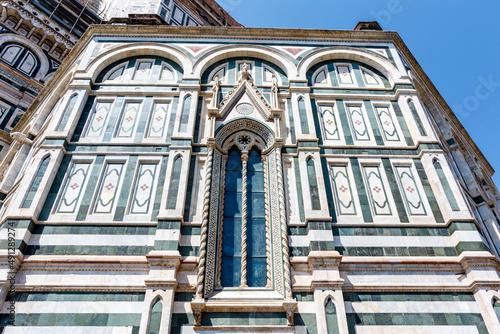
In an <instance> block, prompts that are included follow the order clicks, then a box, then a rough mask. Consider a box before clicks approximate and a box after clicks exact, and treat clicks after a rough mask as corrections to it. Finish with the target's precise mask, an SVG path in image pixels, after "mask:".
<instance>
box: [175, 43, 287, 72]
mask: <svg viewBox="0 0 500 334" xmlns="http://www.w3.org/2000/svg"><path fill="white" fill-rule="evenodd" d="M237 57H251V58H256V59H262V60H267V61H269V62H270V63H272V64H274V65H276V66H278V67H279V68H280V69H281V70H282V71H283V72H285V74H286V75H287V76H288V78H293V77H295V76H296V74H297V69H296V67H295V65H294V64H293V63H292V62H291V61H290V60H289V59H287V58H286V57H284V56H283V55H282V54H281V53H279V52H278V51H277V50H274V49H272V48H267V47H263V46H256V45H236V46H234V45H233V46H222V47H220V48H217V49H215V50H213V51H212V52H210V53H209V54H206V55H204V56H202V57H201V58H200V59H199V60H198V61H197V62H196V63H195V64H194V66H193V72H192V73H193V76H194V77H197V78H201V76H202V75H203V73H204V72H205V71H206V70H207V69H208V68H209V67H210V66H211V65H213V64H215V63H216V62H219V61H221V60H224V59H230V58H237ZM185 73H187V72H185Z"/></svg>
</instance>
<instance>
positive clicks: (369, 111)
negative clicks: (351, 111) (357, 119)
mask: <svg viewBox="0 0 500 334" xmlns="http://www.w3.org/2000/svg"><path fill="white" fill-rule="evenodd" d="M363 104H364V106H365V109H366V115H367V116H368V121H369V123H370V127H371V129H372V132H373V136H374V137H375V142H376V143H377V145H381V146H382V145H384V140H383V139H382V134H381V133H380V128H379V123H378V122H377V118H378V116H376V115H375V111H374V110H373V106H372V104H371V102H370V100H364V101H363Z"/></svg>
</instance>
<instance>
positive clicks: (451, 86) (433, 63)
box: [218, 0, 500, 186]
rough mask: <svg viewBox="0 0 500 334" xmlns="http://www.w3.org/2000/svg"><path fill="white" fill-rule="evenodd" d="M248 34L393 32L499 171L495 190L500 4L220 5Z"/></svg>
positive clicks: (285, 1) (323, 1)
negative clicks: (362, 26) (361, 26)
mask: <svg viewBox="0 0 500 334" xmlns="http://www.w3.org/2000/svg"><path fill="white" fill-rule="evenodd" d="M218 2H219V4H220V5H221V6H223V7H224V8H225V9H226V10H227V11H228V12H229V13H230V14H231V15H232V16H233V17H234V18H235V19H236V20H237V21H239V22H240V23H242V24H243V25H245V26H247V27H269V28H305V29H308V28H313V29H348V30H351V29H353V28H354V27H355V26H356V23H357V22H358V21H374V20H375V21H378V22H379V23H380V25H381V26H382V28H383V29H384V30H393V31H397V32H398V33H399V34H400V36H401V37H402V38H403V40H404V41H405V43H406V45H407V46H408V48H409V49H410V51H411V52H412V53H413V55H414V56H415V58H416V59H417V61H418V62H419V63H420V65H421V66H422V68H423V69H424V71H425V72H426V73H427V75H428V76H429V77H430V78H431V80H432V81H433V83H434V85H435V86H436V87H437V89H438V90H439V92H440V93H441V95H442V96H443V97H444V98H445V100H446V101H447V102H448V104H449V105H450V106H451V108H452V109H453V110H454V111H455V114H457V116H458V117H459V119H460V121H461V122H462V124H463V126H464V127H465V129H466V130H467V131H468V132H469V134H470V136H471V137H472V139H473V140H474V141H475V142H476V144H477V146H478V147H479V148H480V149H481V151H482V152H483V154H484V155H485V156H486V158H487V159H488V161H489V162H490V164H491V165H492V166H493V168H494V169H495V170H496V171H497V173H496V174H495V176H494V177H493V179H494V181H495V183H496V184H497V185H498V186H500V154H499V153H498V150H499V149H498V148H497V145H499V144H500V126H499V125H500V24H498V15H499V14H500V1H498V0H483V1H464V0H455V1H451V0H349V1H347V0H343V1H339V0H306V1H298V0H218Z"/></svg>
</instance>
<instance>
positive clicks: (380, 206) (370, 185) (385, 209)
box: [363, 166, 392, 216]
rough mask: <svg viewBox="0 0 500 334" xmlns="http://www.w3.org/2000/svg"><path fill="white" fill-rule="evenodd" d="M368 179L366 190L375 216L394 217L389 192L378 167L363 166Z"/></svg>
mask: <svg viewBox="0 0 500 334" xmlns="http://www.w3.org/2000/svg"><path fill="white" fill-rule="evenodd" d="M363 171H364V174H365V178H366V188H367V192H368V194H369V195H370V200H371V203H372V208H373V214H374V215H377V216H388V215H392V211H391V207H390V205H389V199H388V197H387V191H386V189H385V187H384V183H383V182H382V175H381V174H380V169H379V167H378V166H363Z"/></svg>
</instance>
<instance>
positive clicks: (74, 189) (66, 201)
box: [56, 162, 90, 213]
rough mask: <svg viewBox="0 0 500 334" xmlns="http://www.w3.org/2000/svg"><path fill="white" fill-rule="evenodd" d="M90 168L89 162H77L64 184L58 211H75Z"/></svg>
mask: <svg viewBox="0 0 500 334" xmlns="http://www.w3.org/2000/svg"><path fill="white" fill-rule="evenodd" d="M89 168H90V163H88V162H75V163H74V164H73V166H72V168H71V172H70V173H69V175H68V178H67V180H66V182H65V185H64V190H63V193H62V196H61V200H60V202H59V206H58V208H57V211H56V212H57V213H74V212H75V210H76V205H77V204H78V200H79V199H80V195H81V194H82V190H83V186H84V185H85V181H86V179H87V174H88V171H89Z"/></svg>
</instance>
